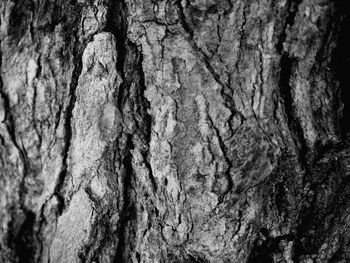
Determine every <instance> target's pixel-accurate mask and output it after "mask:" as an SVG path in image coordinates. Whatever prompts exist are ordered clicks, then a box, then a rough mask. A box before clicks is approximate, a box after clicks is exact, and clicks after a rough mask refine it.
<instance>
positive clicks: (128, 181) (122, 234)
mask: <svg viewBox="0 0 350 263" xmlns="http://www.w3.org/2000/svg"><path fill="white" fill-rule="evenodd" d="M125 147H126V148H125V155H124V159H123V166H124V172H123V181H122V182H123V185H124V192H123V197H124V198H123V199H124V205H123V210H122V212H121V219H120V230H119V242H118V247H117V251H116V255H115V258H114V261H113V262H125V261H127V259H128V252H129V249H128V246H129V245H130V241H131V240H130V239H129V238H130V232H131V231H132V230H133V229H132V225H131V224H132V222H131V221H132V220H133V219H135V218H136V206H135V203H134V201H135V200H133V199H134V198H133V196H132V195H133V193H132V191H133V187H134V182H133V180H134V178H133V177H134V176H135V174H134V170H133V167H132V154H131V151H132V150H133V149H134V144H133V142H132V135H131V134H129V135H128V138H127V142H126V146H125Z"/></svg>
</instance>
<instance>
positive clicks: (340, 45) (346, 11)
mask: <svg viewBox="0 0 350 263" xmlns="http://www.w3.org/2000/svg"><path fill="white" fill-rule="evenodd" d="M335 5H336V8H337V14H338V19H339V26H340V29H339V38H338V41H337V48H336V50H335V54H334V60H333V67H334V70H335V74H336V78H337V80H338V81H339V83H340V89H341V93H340V96H341V97H340V99H341V102H342V103H343V105H344V108H343V111H342V113H341V115H340V118H339V127H340V131H341V134H342V136H345V135H346V134H348V133H349V132H350V37H349V33H350V31H349V29H350V1H348V0H340V1H335Z"/></svg>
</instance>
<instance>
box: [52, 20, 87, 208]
mask: <svg viewBox="0 0 350 263" xmlns="http://www.w3.org/2000/svg"><path fill="white" fill-rule="evenodd" d="M79 17H80V16H79ZM79 19H80V18H78V20H79ZM77 24H78V23H77ZM77 29H78V28H75V30H74V31H73V32H72V35H73V36H74V37H75V38H77ZM85 46H86V44H85V45H82V46H80V45H77V44H76V45H75V46H74V48H73V52H72V54H73V58H74V62H73V63H74V69H73V73H72V77H71V82H70V85H69V101H68V105H67V107H66V112H65V124H64V130H65V140H64V141H65V144H64V149H63V157H62V171H61V173H60V174H59V178H58V183H57V184H56V186H55V189H54V194H56V195H57V197H58V200H59V201H60V207H59V214H62V212H63V209H64V208H65V201H64V198H63V197H62V196H61V194H60V191H61V189H62V187H63V183H64V181H65V178H66V177H67V169H68V163H67V161H68V153H69V149H70V145H71V140H72V123H71V122H72V117H73V109H74V105H75V101H76V88H77V86H78V80H79V76H80V74H81V71H82V66H83V65H82V55H83V50H84V47H85ZM54 194H53V195H54Z"/></svg>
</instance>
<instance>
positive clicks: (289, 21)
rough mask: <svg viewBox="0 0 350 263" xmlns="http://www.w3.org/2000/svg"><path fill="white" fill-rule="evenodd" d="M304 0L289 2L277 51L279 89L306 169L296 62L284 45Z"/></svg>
mask: <svg viewBox="0 0 350 263" xmlns="http://www.w3.org/2000/svg"><path fill="white" fill-rule="evenodd" d="M301 2H302V0H297V1H292V0H291V1H288V4H289V6H288V10H289V13H288V16H287V18H286V22H285V27H284V29H283V31H282V34H281V36H280V38H279V40H278V43H277V46H276V48H277V50H278V51H279V52H280V53H281V60H280V74H279V87H280V93H281V96H282V98H283V101H284V107H285V114H286V116H287V122H288V126H289V129H290V131H291V133H292V137H293V140H294V143H295V145H296V147H297V148H298V150H299V153H298V154H299V160H300V162H301V164H302V165H303V166H304V168H305V169H306V168H307V149H308V148H307V143H306V141H305V138H304V133H303V130H302V128H301V124H300V122H299V120H298V118H297V117H296V116H295V109H294V106H293V96H292V91H291V89H292V87H291V86H290V81H291V77H292V71H293V63H295V61H294V60H293V58H292V57H290V55H289V53H288V52H286V51H284V50H283V44H284V42H285V40H286V36H287V30H289V29H290V28H291V27H292V26H293V24H294V20H295V17H296V14H297V12H298V8H299V5H300V4H301Z"/></svg>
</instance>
